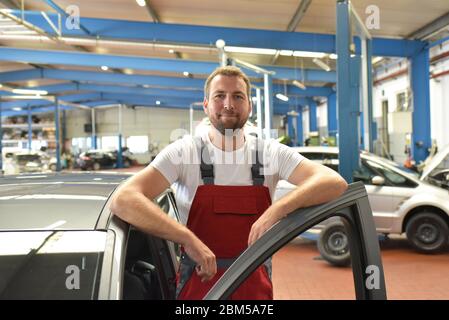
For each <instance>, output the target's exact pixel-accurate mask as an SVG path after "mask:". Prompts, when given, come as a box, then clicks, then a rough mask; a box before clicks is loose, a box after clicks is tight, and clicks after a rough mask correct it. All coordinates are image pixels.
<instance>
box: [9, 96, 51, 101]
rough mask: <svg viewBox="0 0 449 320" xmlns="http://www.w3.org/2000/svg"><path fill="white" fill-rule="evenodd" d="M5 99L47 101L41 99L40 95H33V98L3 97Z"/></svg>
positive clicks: (43, 98) (44, 98)
mask: <svg viewBox="0 0 449 320" xmlns="http://www.w3.org/2000/svg"><path fill="white" fill-rule="evenodd" d="M4 98H5V99H15V100H35V99H39V100H47V99H48V98H47V97H43V96H40V95H35V96H4Z"/></svg>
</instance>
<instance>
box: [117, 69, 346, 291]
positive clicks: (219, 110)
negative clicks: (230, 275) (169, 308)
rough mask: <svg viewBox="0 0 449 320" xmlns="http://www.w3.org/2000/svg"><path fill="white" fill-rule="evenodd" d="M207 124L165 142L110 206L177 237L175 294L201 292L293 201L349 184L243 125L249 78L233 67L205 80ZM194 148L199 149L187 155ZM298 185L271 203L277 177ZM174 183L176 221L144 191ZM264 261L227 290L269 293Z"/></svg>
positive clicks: (315, 199)
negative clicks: (200, 130)
mask: <svg viewBox="0 0 449 320" xmlns="http://www.w3.org/2000/svg"><path fill="white" fill-rule="evenodd" d="M204 93H205V97H204V103H203V108H204V112H205V113H206V115H207V116H208V118H209V120H210V122H211V124H212V125H211V127H210V128H209V130H208V131H207V132H205V133H204V134H203V135H201V136H200V137H184V138H183V139H181V140H178V141H176V142H174V143H172V144H171V145H169V146H167V147H166V148H165V149H164V150H163V151H162V152H161V153H159V154H158V156H157V157H156V158H155V160H154V161H153V162H152V163H151V164H150V165H149V166H148V167H147V168H145V169H144V170H142V171H140V172H139V173H137V174H136V175H135V176H133V177H132V178H131V179H129V180H128V181H127V182H126V183H125V184H124V185H123V186H122V187H121V188H120V189H119V190H118V191H117V192H116V195H115V197H114V200H113V202H112V211H113V212H114V213H115V214H116V215H117V216H119V217H120V218H122V219H123V220H125V221H127V222H128V223H130V224H132V225H134V226H136V227H138V228H139V229H141V230H144V231H145V232H148V233H150V234H153V235H156V236H159V237H161V238H164V239H169V240H172V241H174V242H177V243H179V244H181V246H182V252H183V254H182V258H181V264H180V270H179V274H178V275H179V277H178V278H179V283H178V287H177V296H178V298H179V299H201V298H203V297H204V295H205V294H206V293H207V292H208V291H209V289H210V288H211V287H212V286H213V284H214V283H215V282H216V281H217V280H218V279H219V277H220V276H221V275H222V274H223V273H224V272H225V271H226V269H227V268H228V267H229V266H230V265H231V264H232V263H233V261H234V260H235V259H236V258H237V257H238V256H239V254H240V253H241V252H242V251H244V250H245V249H246V248H247V246H248V245H251V244H253V243H254V242H255V241H256V240H257V239H259V238H260V237H261V236H262V234H263V233H264V232H265V231H266V230H268V229H269V228H270V227H271V226H272V225H274V224H275V223H276V222H278V221H279V220H280V219H282V218H283V217H285V216H286V215H287V214H289V213H290V212H293V211H294V210H295V209H297V208H301V207H308V206H312V205H316V204H320V203H324V202H327V201H330V200H333V199H334V198H336V197H338V196H340V195H341V194H342V193H343V192H344V191H345V190H346V188H347V184H346V182H345V181H344V179H343V178H342V177H340V176H339V175H338V174H337V173H336V172H335V171H333V170H331V169H329V168H327V167H325V166H321V165H319V164H316V163H314V162H312V161H309V160H307V159H305V158H304V157H302V156H301V155H300V154H298V153H297V152H295V151H293V150H292V149H290V148H289V147H287V146H285V145H282V144H280V143H278V142H276V141H275V140H262V139H260V138H256V137H254V136H251V135H249V134H246V133H245V131H244V130H243V129H242V128H244V125H245V123H246V121H247V120H248V117H249V114H250V111H251V99H250V97H251V95H250V93H251V84H250V81H249V79H248V77H247V76H246V75H245V74H244V73H243V72H242V71H241V70H240V69H239V68H237V67H232V66H226V67H220V68H217V69H216V70H215V71H214V72H213V73H212V74H211V75H210V76H209V77H208V79H207V80H206V83H205V86H204ZM192 155H197V157H193V158H195V159H193V161H190V160H192V157H191V156H192ZM282 179H284V180H288V181H289V182H290V183H293V184H295V185H297V188H296V190H294V191H293V192H291V193H289V194H288V195H286V196H285V197H284V198H282V199H280V200H278V201H277V202H275V203H272V202H271V197H272V195H273V194H274V190H275V187H276V184H277V182H278V181H279V180H282ZM172 184H176V201H177V204H178V207H179V211H180V215H181V220H182V221H181V223H178V222H176V221H174V220H172V219H171V218H169V217H168V216H167V215H166V214H165V213H164V212H163V211H162V210H161V209H160V208H159V207H158V206H157V205H155V204H154V203H153V202H152V201H151V200H152V199H154V198H155V197H156V196H158V195H159V194H160V193H161V192H162V191H164V190H165V189H166V188H168V187H169V186H170V185H172ZM272 298H273V288H272V283H271V261H267V262H266V263H265V264H264V265H262V266H260V267H259V268H258V269H257V270H256V271H255V272H253V273H252V274H251V275H250V276H249V277H248V279H247V280H246V281H245V282H243V283H242V284H241V286H240V287H239V288H238V289H237V290H236V291H235V292H234V293H233V294H232V296H231V299H272Z"/></svg>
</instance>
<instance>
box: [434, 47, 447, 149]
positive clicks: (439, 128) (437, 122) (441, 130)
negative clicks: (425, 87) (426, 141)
mask: <svg viewBox="0 0 449 320" xmlns="http://www.w3.org/2000/svg"><path fill="white" fill-rule="evenodd" d="M447 51H449V42H448V41H446V42H445V43H444V45H443V46H442V47H441V48H440V46H436V47H434V48H431V50H430V54H431V56H435V55H438V54H441V53H443V52H447ZM430 70H431V72H432V73H433V74H437V73H440V72H443V71H446V70H449V59H446V60H442V61H441V62H437V63H436V64H434V65H432V66H431V67H430ZM430 97H431V98H430V110H431V113H430V120H431V127H430V128H431V136H432V139H435V140H436V142H437V145H438V147H439V148H440V149H441V148H443V147H444V146H445V145H447V144H449V75H444V76H441V77H439V78H436V79H431V80H430Z"/></svg>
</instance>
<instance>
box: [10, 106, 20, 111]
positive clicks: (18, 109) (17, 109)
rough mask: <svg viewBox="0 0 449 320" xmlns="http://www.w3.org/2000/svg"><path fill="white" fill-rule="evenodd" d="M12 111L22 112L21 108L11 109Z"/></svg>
mask: <svg viewBox="0 0 449 320" xmlns="http://www.w3.org/2000/svg"><path fill="white" fill-rule="evenodd" d="M12 109H13V110H14V111H22V108H17V107H16V108H12Z"/></svg>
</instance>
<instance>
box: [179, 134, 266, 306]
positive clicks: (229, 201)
mask: <svg viewBox="0 0 449 320" xmlns="http://www.w3.org/2000/svg"><path fill="white" fill-rule="evenodd" d="M259 150H260V149H259ZM261 150H263V146H262V149H261ZM204 151H206V152H204ZM200 155H203V157H201V156H200V158H201V166H200V169H201V178H202V179H203V182H204V185H201V186H199V187H198V189H197V191H196V193H195V197H194V199H193V202H192V206H191V208H190V211H189V218H188V221H187V227H188V228H189V229H190V230H191V231H192V232H193V233H195V235H196V236H197V237H198V238H199V239H200V240H201V241H203V243H204V244H205V245H206V246H207V247H208V248H209V249H210V250H211V251H212V252H213V253H214V254H215V256H216V260H217V273H216V274H215V276H214V277H213V278H212V279H211V280H209V281H206V282H201V279H200V277H198V275H197V274H196V271H195V262H194V261H193V260H192V259H190V258H189V257H188V256H187V255H186V254H185V252H183V254H182V256H181V262H180V271H179V272H178V287H177V298H178V299H182V300H199V299H202V298H203V297H204V296H205V295H206V293H207V292H208V291H209V290H210V288H211V287H212V286H213V285H214V284H215V282H217V280H218V279H219V278H220V277H221V276H222V275H223V273H224V272H225V271H226V269H227V268H229V266H230V265H231V264H232V263H233V262H234V261H235V259H236V258H237V257H238V256H239V255H240V254H241V253H242V252H243V251H244V250H245V249H246V248H247V246H248V237H249V232H250V230H251V226H252V225H253V223H254V222H255V221H256V220H257V219H258V218H259V217H260V216H261V215H262V214H263V213H264V212H265V210H266V209H267V208H268V207H269V206H270V205H271V198H270V193H269V189H268V188H267V187H265V186H264V185H263V182H264V176H263V175H261V174H260V168H261V167H262V164H261V163H260V162H259V157H258V155H257V153H256V163H255V164H253V165H252V167H251V174H252V180H253V185H251V186H220V185H214V168H213V165H212V164H211V161H210V160H209V159H210V158H208V157H209V153H208V152H207V148H206V147H205V145H204V142H202V141H201V154H200ZM204 158H206V159H204ZM204 160H208V161H207V163H206V162H205V161H204ZM269 273H271V259H270V260H268V261H267V262H266V263H265V264H263V265H261V266H259V267H258V268H257V269H256V270H255V271H254V272H253V273H252V274H251V275H250V276H249V277H248V278H247V279H246V280H245V281H244V282H243V283H242V284H241V285H240V286H239V287H238V289H237V290H236V291H234V293H233V294H232V295H231V296H230V299H231V300H245V299H248V300H272V299H273V286H272V283H271V279H270V278H271V274H269Z"/></svg>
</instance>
